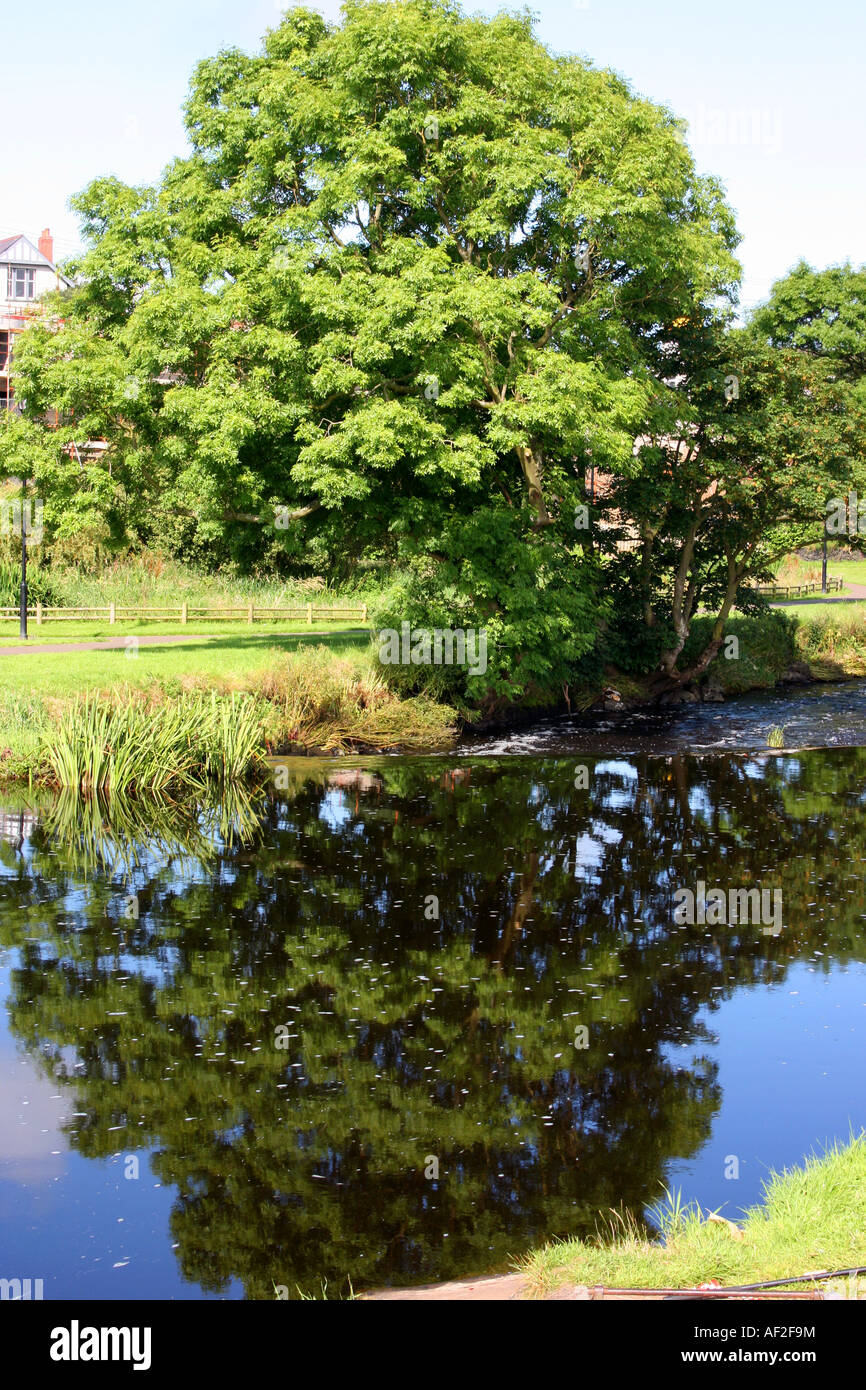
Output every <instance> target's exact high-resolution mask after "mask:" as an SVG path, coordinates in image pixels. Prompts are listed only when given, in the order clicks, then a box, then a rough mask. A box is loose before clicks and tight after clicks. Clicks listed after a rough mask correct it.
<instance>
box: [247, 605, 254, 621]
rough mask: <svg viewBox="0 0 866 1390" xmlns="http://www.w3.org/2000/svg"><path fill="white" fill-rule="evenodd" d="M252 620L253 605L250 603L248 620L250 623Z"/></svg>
mask: <svg viewBox="0 0 866 1390" xmlns="http://www.w3.org/2000/svg"><path fill="white" fill-rule="evenodd" d="M252 621H253V605H252V604H250V606H249V608H248V609H247V622H248V623H251V622H252Z"/></svg>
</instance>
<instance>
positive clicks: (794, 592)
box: [758, 579, 845, 598]
mask: <svg viewBox="0 0 866 1390" xmlns="http://www.w3.org/2000/svg"><path fill="white" fill-rule="evenodd" d="M844 587H845V585H844V581H843V580H841V579H828V580H827V593H828V594H832V593H835V592H836V590H837V589H843V588H844ZM823 592H824V591H823V589H822V588H821V585H820V584H819V583H818V582H817V581H816V582H815V583H813V584H759V585H758V593H759V594H765V595H766V597H767V598H801V597H802V596H803V594H820V593H823Z"/></svg>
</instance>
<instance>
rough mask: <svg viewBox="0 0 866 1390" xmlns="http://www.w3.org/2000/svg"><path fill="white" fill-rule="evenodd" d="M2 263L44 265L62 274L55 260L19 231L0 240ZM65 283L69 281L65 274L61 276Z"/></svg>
mask: <svg viewBox="0 0 866 1390" xmlns="http://www.w3.org/2000/svg"><path fill="white" fill-rule="evenodd" d="M0 265H25V266H29V265H32V266H44V267H46V268H47V269H48V270H53V271H54V274H55V275H60V271H59V270H58V269H57V266H56V265H55V264H54V262H53V261H49V259H48V257H47V256H43V254H42V252H41V251H40V250H39V248H38V247H37V246H34V245H33V242H32V241H31V240H30V238H29V237H26V236H24V235H23V233H22V232H19V233H18V235H17V236H7V237H3V239H2V241H0ZM60 278H61V279H62V280H64V282H65V283H67V284H68V283H69V282H68V281H67V280H66V277H65V276H61V277H60Z"/></svg>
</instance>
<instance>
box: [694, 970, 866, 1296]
mask: <svg viewBox="0 0 866 1390" xmlns="http://www.w3.org/2000/svg"><path fill="white" fill-rule="evenodd" d="M768 1007H770V1008H772V1020H773V1023H772V1028H768V1026H767V1018H768ZM699 1023H703V1024H705V1025H706V1027H707V1029H708V1032H709V1035H710V1038H711V1039H712V1040H713V1041H707V1040H703V1039H702V1040H701V1041H700V1042H699V1043H698V1045H697V1047H696V1048H695V1047H693V1046H692V1045H691V1044H690V1043H687V1044H686V1046H685V1047H684V1048H682V1049H680V1048H678V1047H677V1046H673V1047H671V1048H669V1049H668V1050H667V1057H668V1058H669V1060H670V1061H671V1062H672V1064H673V1065H676V1064H677V1061H678V1059H679V1058H680V1057H682V1058H683V1059H684V1060H685V1064H688V1063H689V1062H690V1061H691V1059H692V1057H693V1056H694V1055H696V1054H700V1055H704V1056H708V1057H709V1058H710V1059H711V1060H712V1061H714V1062H717V1063H718V1066H719V1077H718V1080H719V1085H720V1086H721V1088H722V1094H723V1097H724V1103H723V1105H722V1109H721V1111H720V1112H719V1114H718V1115H716V1117H715V1119H714V1121H713V1130H712V1134H711V1135H710V1137H709V1139H708V1140H707V1142H706V1144H705V1145H704V1147H703V1148H702V1149H701V1151H700V1153H699V1154H698V1155H697V1156H696V1157H695V1158H694V1159H692V1160H691V1161H688V1162H683V1161H680V1162H674V1163H672V1164H671V1165H670V1166H669V1168H668V1177H667V1180H668V1183H669V1185H670V1186H671V1187H674V1188H677V1187H679V1188H681V1189H682V1194H683V1200H684V1201H686V1202H688V1201H691V1200H696V1201H698V1202H700V1204H701V1206H702V1207H703V1208H704V1209H705V1211H706V1210H710V1211H714V1210H716V1209H717V1208H719V1207H723V1213H724V1215H725V1216H728V1217H729V1218H732V1219H733V1218H734V1217H735V1216H736V1215H737V1214H738V1212H739V1210H740V1209H741V1208H742V1207H745V1206H750V1205H752V1204H754V1203H756V1202H759V1201H760V1200H761V1185H762V1183H763V1182H764V1181H765V1180H766V1178H767V1176H768V1172H769V1169H770V1168H777V1169H779V1168H784V1167H791V1166H793V1165H795V1164H800V1163H802V1162H803V1159H804V1157H805V1156H806V1155H807V1154H808V1153H810V1152H812V1151H813V1148H814V1149H815V1150H816V1151H820V1149H821V1147H822V1145H823V1144H824V1143H826V1142H827V1141H829V1142H831V1143H832V1141H833V1140H834V1139H838V1140H839V1141H840V1143H843V1144H844V1143H846V1142H847V1141H848V1138H849V1135H850V1132H851V1130H853V1131H854V1132H855V1133H857V1132H859V1131H860V1130H861V1129H863V1128H864V1127H866V1069H864V1068H863V1065H862V1059H863V1057H864V1055H866V964H864V963H863V962H853V961H852V962H851V964H850V965H848V966H844V967H831V968H830V969H829V970H828V971H827V973H826V974H825V973H824V969H823V965H822V962H821V960H820V959H818V958H815V959H813V960H811V961H804V962H795V963H791V964H790V965H789V967H788V970H787V972H786V973H785V976H784V979H783V980H782V981H781V982H780V984H778V985H772V986H771V985H758V986H755V987H754V988H751V989H738V990H737V991H736V993H735V994H734V995H733V996H732V997H731V998H730V999H726V1000H724V1001H723V1002H722V1003H721V1004H720V1005H719V1006H718V1007H717V1008H716V1009H715V1010H714V1011H713V1012H711V1013H709V1012H708V1011H707V1010H706V1009H702V1010H701V1011H700V1013H699V1014H698V1015H697V1019H696V1025H697V1024H699ZM729 1155H734V1156H735V1157H737V1158H738V1159H739V1168H740V1176H739V1179H737V1180H734V1179H726V1178H725V1176H724V1171H725V1162H726V1160H727V1158H728V1156H729ZM796 1272H797V1273H802V1271H801V1270H799V1269H798V1270H797V1271H796Z"/></svg>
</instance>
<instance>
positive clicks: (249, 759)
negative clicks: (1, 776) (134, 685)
mask: <svg viewBox="0 0 866 1390" xmlns="http://www.w3.org/2000/svg"><path fill="white" fill-rule="evenodd" d="M44 738H45V742H44V745H43V754H44V761H45V763H46V764H47V767H48V779H49V780H50V781H52V782H54V783H55V784H56V785H58V786H61V787H70V788H75V789H77V790H78V791H82V792H88V793H90V792H110V793H112V794H113V795H120V796H123V795H129V794H136V795H141V794H147V795H149V796H163V795H166V794H168V793H170V792H172V791H178V790H187V791H190V790H194V791H200V792H204V791H206V790H207V788H208V787H209V786H211V785H212V784H213V783H217V784H220V785H227V784H229V783H232V782H241V781H244V780H245V779H247V778H249V777H250V776H251V775H253V774H254V773H255V772H256V771H257V770H260V769H262V768H263V766H264V764H263V759H262V754H261V744H262V710H261V704H260V702H259V701H258V700H256V699H255V698H253V697H251V696H245V695H243V694H239V693H238V692H236V691H234V692H232V694H231V695H230V696H227V697H222V698H218V697H217V695H216V693H215V692H212V693H211V695H210V697H207V696H203V695H201V694H199V693H197V692H186V693H185V694H183V695H181V696H180V697H179V698H178V699H176V700H174V701H173V702H171V703H167V704H164V705H160V706H158V707H154V706H153V705H151V704H149V703H147V702H145V701H142V700H140V699H127V700H126V702H125V703H120V704H118V703H113V702H112V701H110V700H106V699H105V698H100V697H99V696H98V695H92V694H88V695H85V696H84V697H83V698H79V699H77V700H75V701H73V702H72V703H71V704H70V705H68V706H66V708H65V709H63V710H62V711H61V713H60V715H59V718H58V719H57V722H56V723H55V724H54V725H53V726H51V727H50V728H49V730H48V731H47V733H46V734H45V735H44Z"/></svg>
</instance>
